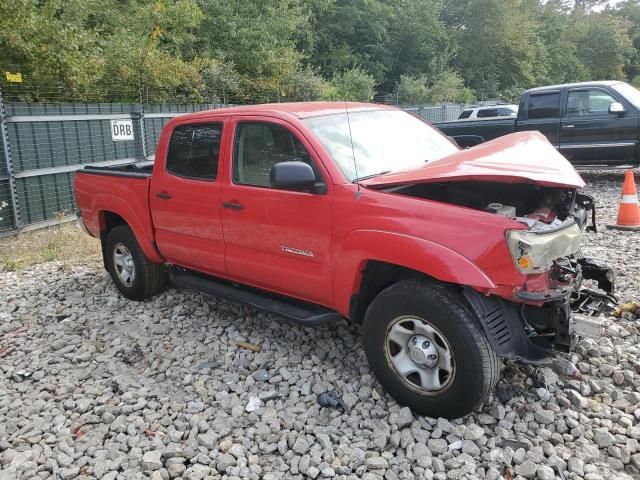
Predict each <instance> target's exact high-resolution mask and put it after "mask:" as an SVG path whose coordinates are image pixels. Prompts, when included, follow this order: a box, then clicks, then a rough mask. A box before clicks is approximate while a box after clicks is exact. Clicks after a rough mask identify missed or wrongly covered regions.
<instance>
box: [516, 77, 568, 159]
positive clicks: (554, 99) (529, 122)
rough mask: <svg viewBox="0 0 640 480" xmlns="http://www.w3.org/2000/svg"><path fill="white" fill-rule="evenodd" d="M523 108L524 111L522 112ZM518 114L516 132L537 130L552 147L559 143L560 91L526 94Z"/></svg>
mask: <svg viewBox="0 0 640 480" xmlns="http://www.w3.org/2000/svg"><path fill="white" fill-rule="evenodd" d="M523 108H524V110H523ZM521 110H523V111H521V112H519V114H518V121H517V128H516V129H517V130H518V131H525V130H537V131H539V132H541V133H542V134H543V135H544V136H546V137H547V139H548V140H549V141H550V142H551V143H552V144H553V145H554V146H556V147H557V146H558V145H559V143H560V138H559V132H560V90H545V91H542V92H532V93H529V94H527V98H525V99H524V102H523V105H521Z"/></svg>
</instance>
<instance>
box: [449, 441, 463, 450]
mask: <svg viewBox="0 0 640 480" xmlns="http://www.w3.org/2000/svg"><path fill="white" fill-rule="evenodd" d="M461 449H462V440H458V441H456V442H451V443H450V444H449V451H450V452H451V451H452V450H461Z"/></svg>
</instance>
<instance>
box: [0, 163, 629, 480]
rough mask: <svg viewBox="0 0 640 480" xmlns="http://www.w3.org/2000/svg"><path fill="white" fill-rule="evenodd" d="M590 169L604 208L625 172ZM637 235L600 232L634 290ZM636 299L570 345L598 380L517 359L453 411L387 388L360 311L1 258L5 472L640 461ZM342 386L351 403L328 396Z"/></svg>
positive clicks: (454, 470)
mask: <svg viewBox="0 0 640 480" xmlns="http://www.w3.org/2000/svg"><path fill="white" fill-rule="evenodd" d="M585 178H586V179H587V180H588V182H589V187H588V192H590V193H592V194H594V195H595V196H596V197H597V203H598V207H599V212H600V220H601V224H603V225H604V223H606V222H609V221H611V220H612V219H613V218H614V217H615V214H616V209H617V202H618V199H619V197H620V188H621V181H622V174H621V173H615V174H611V173H588V174H586V175H585ZM639 239H640V233H636V234H633V233H621V232H616V231H608V230H604V229H602V230H601V231H600V232H599V233H597V234H588V235H587V239H586V243H587V245H586V250H587V253H590V254H593V255H594V256H599V257H602V258H604V259H606V260H607V261H609V262H611V263H613V264H615V265H616V266H617V268H618V274H619V282H620V292H621V296H622V298H623V299H624V300H630V299H632V298H637V297H638V286H639V285H638V283H639V282H640V279H638V277H637V274H636V272H637V271H638V262H639V260H638V258H637V252H638V251H639V250H638V247H639V246H640V240H639ZM625 316H626V317H627V318H625V319H624V320H616V321H614V320H610V321H609V326H608V329H607V336H606V337H604V338H602V339H601V340H600V341H598V342H597V343H596V342H593V341H588V342H584V343H583V344H581V345H580V346H579V348H578V349H577V352H576V353H574V354H573V355H572V360H573V361H575V362H577V364H578V367H579V368H580V370H581V371H582V372H583V375H584V376H583V379H582V381H578V380H575V379H566V378H558V376H557V375H556V374H554V373H553V372H552V371H551V370H550V369H546V368H541V369H536V370H534V369H532V368H529V367H520V366H516V365H513V364H508V365H506V367H505V370H504V379H503V380H502V381H501V382H500V383H499V384H498V389H497V390H496V394H495V395H493V396H492V398H491V400H490V401H489V402H488V403H487V404H486V405H485V407H484V408H483V409H482V410H481V411H480V412H477V413H476V414H473V415H470V416H468V417H467V418H465V419H462V420H456V421H447V420H444V419H432V418H427V417H418V416H415V415H412V413H411V412H410V411H409V410H408V409H407V408H401V407H400V406H398V405H397V404H396V403H395V402H394V401H393V399H391V398H390V397H389V396H388V395H386V394H385V392H383V391H382V389H381V388H380V387H379V385H378V384H377V382H376V381H375V380H374V379H373V378H372V375H371V372H370V371H369V368H368V367H367V363H366V360H365V358H364V355H363V353H362V350H361V348H360V346H359V338H358V334H357V331H356V330H355V329H353V328H351V327H350V326H348V325H347V324H346V323H344V324H340V325H337V326H333V327H322V328H318V329H306V328H300V327H297V326H290V325H288V324H285V323H281V322H279V321H276V319H275V318H274V317H271V316H269V315H266V314H264V313H260V312H257V311H255V310H252V309H250V308H247V307H244V306H239V305H236V304H231V303H228V302H225V301H222V300H220V301H217V300H214V299H210V298H207V297H204V296H201V295H198V294H193V293H188V292H178V291H175V290H168V291H166V292H165V293H163V294H161V295H159V296H157V297H156V298H154V299H152V300H151V301H147V302H144V303H135V302H131V301H127V300H125V299H124V298H122V297H120V296H119V295H118V294H117V293H116V290H115V288H114V287H113V286H112V284H111V281H110V279H109V278H108V276H107V274H106V273H105V272H103V271H101V270H99V269H97V268H96V267H95V266H88V265H73V266H69V265H65V264H62V263H58V262H54V263H44V264H39V265H35V266H33V267H30V268H28V269H26V270H23V271H21V272H19V273H6V272H5V273H0V328H1V330H0V369H1V372H2V374H1V375H0V392H2V393H1V395H0V469H1V470H0V479H31V478H55V479H71V478H86V479H88V478H103V479H109V480H113V479H125V478H126V479H129V478H131V479H137V478H152V479H153V480H160V479H168V478H188V479H203V478H212V479H213V478H234V479H236V478H242V479H245V478H249V479H265V480H268V479H284V478H286V479H290V478H292V479H295V478H298V479H303V478H312V479H315V478H332V477H333V478H336V479H338V478H340V479H358V478H363V479H366V480H376V479H382V478H384V479H387V480H393V479H396V478H398V479H413V478H415V479H431V478H435V479H458V478H478V479H485V478H486V479H498V478H508V479H511V478H520V479H522V478H529V479H532V478H539V479H552V478H565V479H569V478H573V479H581V478H584V479H587V480H598V479H605V478H606V479H618V478H631V477H635V478H640V445H639V440H640V425H638V426H636V424H637V420H638V419H640V393H638V386H639V385H640V376H639V375H640V374H639V372H640V346H638V340H639V339H640V336H639V334H640V330H639V329H638V327H637V326H636V323H635V322H634V320H633V315H632V314H625ZM238 341H246V342H251V343H252V344H255V345H259V347H260V351H259V352H254V351H251V350H248V349H246V348H243V347H239V346H238V345H237V342H238ZM326 390H337V391H339V392H340V393H341V394H342V398H343V399H344V401H345V402H346V404H347V405H348V406H349V407H350V408H351V412H350V413H349V414H346V413H343V412H341V411H340V410H336V409H331V408H323V407H320V406H319V405H318V404H317V402H316V397H317V394H319V393H321V392H324V391H326ZM255 398H258V399H259V400H260V401H259V402H255ZM254 402H255V403H259V405H258V406H257V408H255V409H252V408H251V405H250V404H253V403H254Z"/></svg>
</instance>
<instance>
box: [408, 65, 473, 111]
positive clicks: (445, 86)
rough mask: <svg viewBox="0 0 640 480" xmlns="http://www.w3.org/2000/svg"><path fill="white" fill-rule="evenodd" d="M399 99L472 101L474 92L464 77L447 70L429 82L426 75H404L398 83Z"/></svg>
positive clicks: (434, 101)
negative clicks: (465, 83)
mask: <svg viewBox="0 0 640 480" xmlns="http://www.w3.org/2000/svg"><path fill="white" fill-rule="evenodd" d="M397 92H398V101H399V102H400V103H401V104H405V105H409V104H420V103H440V102H459V103H471V102H473V101H474V100H475V96H474V95H473V92H472V91H471V90H470V89H469V88H467V87H466V86H465V85H464V81H463V80H462V77H460V75H458V74H457V73H455V72H453V71H450V70H448V71H446V72H444V73H443V74H441V75H439V76H438V77H436V78H435V79H434V80H433V81H431V82H429V80H428V79H427V77H425V76H411V75H402V76H401V77H400V83H399V84H398V90H397Z"/></svg>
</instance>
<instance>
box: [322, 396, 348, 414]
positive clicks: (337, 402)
mask: <svg viewBox="0 0 640 480" xmlns="http://www.w3.org/2000/svg"><path fill="white" fill-rule="evenodd" d="M318 403H319V404H320V406H321V407H332V408H341V409H342V411H343V412H344V413H347V414H348V413H351V410H350V409H349V407H348V406H347V404H346V403H344V400H342V398H341V397H340V396H339V395H338V394H337V393H336V392H323V393H321V394H320V395H318Z"/></svg>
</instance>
